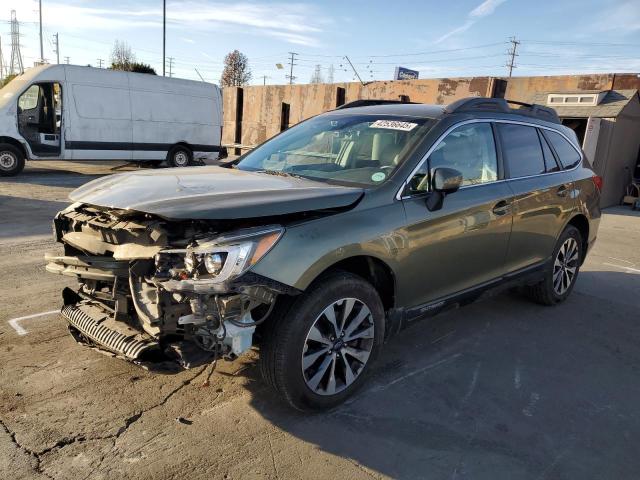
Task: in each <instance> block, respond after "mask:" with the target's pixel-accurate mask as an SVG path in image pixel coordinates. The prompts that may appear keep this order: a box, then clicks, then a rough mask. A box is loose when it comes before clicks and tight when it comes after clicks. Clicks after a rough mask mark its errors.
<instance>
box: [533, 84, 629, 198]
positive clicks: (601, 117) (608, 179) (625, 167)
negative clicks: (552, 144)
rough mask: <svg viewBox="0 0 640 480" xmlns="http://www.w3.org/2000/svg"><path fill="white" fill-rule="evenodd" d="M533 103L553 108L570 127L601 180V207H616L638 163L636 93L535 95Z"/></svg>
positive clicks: (571, 92) (553, 93)
mask: <svg viewBox="0 0 640 480" xmlns="http://www.w3.org/2000/svg"><path fill="white" fill-rule="evenodd" d="M532 100H533V102H534V103H538V104H540V105H547V106H550V107H553V108H554V109H555V110H556V111H557V112H558V116H559V117H560V118H561V120H562V123H563V124H565V125H567V126H568V127H571V128H572V129H573V130H574V131H575V132H576V134H577V135H578V139H579V140H580V142H581V143H582V148H583V149H584V151H585V153H586V154H587V157H589V159H590V160H591V162H592V164H593V168H594V170H595V171H596V173H597V174H598V175H600V176H601V177H602V178H603V189H602V200H601V206H603V207H608V206H611V205H617V204H618V203H620V201H621V199H622V196H623V195H624V190H625V188H626V186H627V185H628V184H629V183H630V181H631V179H632V177H633V176H634V175H637V174H638V172H636V169H637V165H638V162H639V161H640V97H639V96H638V91H637V90H608V91H584V90H582V91H570V92H557V91H551V92H538V93H536V94H535V95H534V96H533V98H532Z"/></svg>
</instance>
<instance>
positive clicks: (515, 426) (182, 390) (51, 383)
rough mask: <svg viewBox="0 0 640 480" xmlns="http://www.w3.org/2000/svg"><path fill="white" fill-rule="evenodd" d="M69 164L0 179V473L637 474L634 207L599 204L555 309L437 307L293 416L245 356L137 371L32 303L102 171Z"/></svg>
mask: <svg viewBox="0 0 640 480" xmlns="http://www.w3.org/2000/svg"><path fill="white" fill-rule="evenodd" d="M55 168H58V169H59V168H64V167H60V165H55ZM73 170H74V171H73V172H72V173H69V172H61V171H60V170H58V171H49V170H46V169H40V170H38V169H34V170H33V171H31V170H30V169H28V170H27V171H26V172H25V174H24V175H23V176H22V177H18V178H16V179H10V180H8V181H7V180H6V179H2V180H0V228H1V230H0V268H1V270H2V271H3V272H4V275H3V281H2V282H1V284H0V285H1V286H0V298H2V309H1V311H0V372H1V378H2V383H1V384H0V422H1V424H0V478H12V479H20V478H25V479H26V478H29V479H30V478H56V479H67V478H78V479H82V478H134V479H143V478H324V477H328V478H334V477H335V478H346V479H350V478H354V479H355V478H365V479H368V478H387V477H393V478H427V479H432V478H433V479H439V478H447V479H451V478H453V479H464V478H473V479H479V478H487V479H496V478H509V479H559V478H571V479H574V478H580V479H590V478H593V479H596V478H597V479H602V478H616V479H622V478H637V477H638V471H640V458H638V455H637V445H638V438H639V437H640V382H639V381H638V378H639V373H640V372H639V367H640V326H639V324H638V311H639V307H640V295H639V294H640V249H639V248H638V245H640V215H638V214H637V213H634V212H631V211H630V210H627V209H624V210H623V209H617V208H616V209H612V210H608V211H607V213H606V214H605V215H604V217H603V220H602V224H601V227H600V233H599V238H598V241H597V243H596V246H595V248H594V250H593V251H592V253H591V255H590V257H589V258H588V260H587V262H586V264H585V265H584V267H583V270H582V272H581V273H580V276H579V280H578V283H577V286H576V289H575V291H574V293H573V295H572V296H571V297H570V299H569V300H568V301H567V302H566V303H564V304H563V305H560V306H557V307H553V308H547V307H541V306H538V305H535V304H532V303H529V302H528V301H526V300H524V299H522V298H520V297H518V296H514V295H507V294H501V295H498V296H495V297H492V298H490V299H487V300H484V301H482V302H478V303H475V304H473V305H471V306H468V307H465V308H463V309H459V310H456V311H452V312H449V313H447V314H443V315H441V316H438V317H435V318H434V319H433V320H432V321H430V322H428V323H422V324H419V325H418V326H416V327H413V328H412V329H410V330H407V331H405V332H404V333H403V334H401V335H400V336H399V337H397V338H395V339H394V340H393V341H392V342H391V343H389V344H388V345H387V346H386V348H385V351H384V352H383V354H382V356H381V358H380V360H379V362H378V364H377V366H376V368H375V371H374V372H373V374H372V375H371V377H370V378H369V382H368V383H367V385H366V386H365V388H364V389H363V391H362V392H361V393H359V394H358V395H357V396H356V397H355V398H353V399H352V400H351V401H349V402H348V403H347V404H346V405H344V406H342V407H340V408H338V409H337V410H335V411H333V412H330V413H326V414H318V415H301V414H297V413H293V412H291V411H290V410H288V409H287V408H285V407H284V406H283V405H282V404H280V403H279V402H278V400H277V399H276V398H275V397H274V396H273V395H272V394H271V392H270V391H269V390H268V389H267V388H266V387H265V386H264V385H263V384H262V382H261V380H260V377H259V372H258V369H257V368H256V362H257V360H258V357H259V352H252V354H251V355H249V357H248V358H244V359H241V360H238V361H236V362H234V363H222V364H221V365H219V368H218V369H217V371H216V372H215V373H214V374H213V375H212V377H211V380H210V384H209V386H203V384H205V380H206V378H207V375H208V372H207V371H206V370H203V369H196V370H192V371H187V372H183V373H180V374H178V375H173V376H167V375H158V374H150V373H148V372H146V371H144V370H141V369H140V368H137V367H135V366H133V365H130V364H128V363H126V362H123V361H121V360H118V359H114V358H110V357H107V356H104V355H100V354H98V353H97V352H96V351H93V350H90V349H87V348H84V347H81V346H79V345H77V344H76V343H75V342H74V341H73V339H72V338H71V337H70V336H69V335H68V333H67V330H66V328H65V326H64V325H63V323H62V321H61V320H59V319H58V318H57V315H56V314H51V313H47V312H51V311H52V310H55V309H56V308H57V307H58V306H59V304H60V298H59V297H60V291H61V289H62V287H63V286H65V285H72V284H73V282H71V281H69V280H67V279H65V278H63V277H56V276H53V275H49V274H46V273H45V271H44V264H43V259H42V255H43V252H44V251H47V250H51V249H54V250H55V249H56V248H57V247H56V245H54V244H53V242H52V240H51V238H50V233H49V230H50V227H49V224H50V218H51V216H52V215H53V213H54V212H55V211H56V210H58V209H59V208H60V207H61V206H62V205H64V204H65V203H66V200H65V198H64V197H65V196H66V194H67V193H68V191H69V190H70V189H71V188H72V187H74V186H77V185H80V184H81V183H83V182H85V181H87V180H89V179H91V178H93V177H94V176H96V175H100V174H104V173H108V171H109V167H108V166H104V165H99V166H98V165H86V164H84V165H77V166H74V167H73ZM33 314H42V315H40V316H35V317H32V318H22V317H26V316H30V315H33ZM16 319H17V321H15V320H16ZM11 320H14V321H13V323H12V324H10V323H9V322H10V321H11ZM16 327H19V328H16ZM20 329H22V330H23V331H20ZM20 333H23V334H20Z"/></svg>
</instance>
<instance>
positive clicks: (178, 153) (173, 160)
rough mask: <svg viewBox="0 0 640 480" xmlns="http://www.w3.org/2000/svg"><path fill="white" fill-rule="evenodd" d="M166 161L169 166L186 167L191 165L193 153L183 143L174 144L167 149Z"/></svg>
mask: <svg viewBox="0 0 640 480" xmlns="http://www.w3.org/2000/svg"><path fill="white" fill-rule="evenodd" d="M167 163H168V164H169V166H171V167H188V166H190V165H193V153H192V152H191V150H189V149H188V148H187V147H185V146H183V145H176V146H175V147H173V148H172V149H171V150H169V153H168V154H167Z"/></svg>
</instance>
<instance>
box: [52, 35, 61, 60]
mask: <svg viewBox="0 0 640 480" xmlns="http://www.w3.org/2000/svg"><path fill="white" fill-rule="evenodd" d="M53 38H54V39H55V40H54V41H55V42H56V49H55V52H56V63H57V64H59V63H60V39H59V38H58V33H56V34H55V35H54V36H53Z"/></svg>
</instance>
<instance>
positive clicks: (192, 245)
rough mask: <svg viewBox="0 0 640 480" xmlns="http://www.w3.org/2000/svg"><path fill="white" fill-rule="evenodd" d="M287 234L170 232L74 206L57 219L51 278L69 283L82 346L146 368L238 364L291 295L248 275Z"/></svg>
mask: <svg viewBox="0 0 640 480" xmlns="http://www.w3.org/2000/svg"><path fill="white" fill-rule="evenodd" d="M283 232H284V229H283V227H281V226H278V225H275V226H273V225H270V226H259V227H249V226H247V225H246V224H245V225H239V224H235V225H231V226H229V224H228V225H227V229H225V228H224V227H222V226H221V225H217V224H215V223H213V222H189V221H184V222H173V221H167V220H164V219H161V218H158V217H154V216H152V215H149V214H144V213H140V212H132V211H129V210H116V209H106V208H101V207H94V206H90V205H86V204H73V205H71V206H70V207H69V208H67V209H66V210H63V211H62V212H60V213H58V215H57V216H56V217H55V219H54V236H55V238H56V240H57V241H59V242H61V243H62V244H63V245H64V255H62V256H59V255H51V254H47V255H46V256H45V259H46V260H47V266H46V269H47V271H48V272H51V273H57V274H61V275H67V276H72V277H76V278H77V279H78V282H79V284H80V285H79V287H78V289H77V290H76V291H74V290H72V289H69V288H67V289H65V291H64V292H63V300H64V306H63V308H62V316H63V317H64V318H65V320H66V321H67V322H68V324H69V329H70V331H71V333H72V334H73V336H74V337H75V338H76V339H77V340H78V341H80V342H83V343H86V344H89V345H92V346H95V347H98V348H100V349H102V350H107V351H109V352H111V353H113V354H115V355H117V356H120V357H123V358H126V359H128V360H130V361H134V362H136V363H139V364H141V365H143V366H146V367H149V368H160V369H167V368H171V366H172V365H179V366H180V367H182V368H191V367H194V366H196V365H201V364H203V363H206V362H210V361H212V359H215V358H218V357H221V356H223V357H228V358H235V357H236V356H238V355H240V354H242V353H243V352H245V351H246V350H248V349H249V348H250V347H251V345H252V344H253V335H254V333H255V328H256V326H257V325H259V324H260V323H262V322H263V321H264V320H265V319H266V318H267V317H268V316H269V314H270V313H271V311H272V309H273V306H274V304H275V301H276V297H277V296H278V295H280V294H287V295H292V294H296V293H298V292H297V291H296V290H295V289H293V288H292V287H289V286H287V285H283V284H281V283H279V282H276V281H273V280H271V279H268V278H265V277H261V276H259V275H256V274H254V273H252V272H251V271H250V268H251V267H252V266H253V265H254V264H255V263H256V262H258V261H259V260H260V258H262V257H263V256H264V255H265V254H266V253H267V252H268V251H269V250H270V249H271V247H273V245H275V243H276V242H277V241H278V240H279V238H280V237H281V235H282V234H283Z"/></svg>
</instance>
